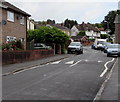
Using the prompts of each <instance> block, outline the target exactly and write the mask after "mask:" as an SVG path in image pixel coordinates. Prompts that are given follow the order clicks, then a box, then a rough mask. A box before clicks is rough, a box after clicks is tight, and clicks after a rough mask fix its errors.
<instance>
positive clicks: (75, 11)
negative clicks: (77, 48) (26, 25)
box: [6, 0, 118, 23]
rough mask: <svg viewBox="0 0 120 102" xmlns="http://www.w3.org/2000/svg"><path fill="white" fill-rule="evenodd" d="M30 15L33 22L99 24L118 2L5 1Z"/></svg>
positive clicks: (107, 0)
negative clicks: (48, 20) (68, 20)
mask: <svg viewBox="0 0 120 102" xmlns="http://www.w3.org/2000/svg"><path fill="white" fill-rule="evenodd" d="M6 1H8V2H10V3H12V4H14V5H15V6H17V7H18V8H20V9H22V10H24V11H25V12H27V13H29V14H30V15H31V18H33V19H34V20H35V21H46V20H47V19H51V20H55V21H56V23H62V22H64V20H65V19H67V18H68V19H70V20H76V21H77V22H78V23H82V22H83V21H84V22H86V23H87V22H89V23H100V22H102V21H103V20H104V17H105V16H106V15H107V14H108V12H109V11H111V10H117V9H118V0H99V2H98V0H91V1H90V0H89V1H88V0H84V1H83V0H21V1H20V0H6Z"/></svg>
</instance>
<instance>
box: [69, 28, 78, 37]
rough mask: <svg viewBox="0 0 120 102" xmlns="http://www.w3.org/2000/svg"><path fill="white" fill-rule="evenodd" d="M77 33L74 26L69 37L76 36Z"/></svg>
mask: <svg viewBox="0 0 120 102" xmlns="http://www.w3.org/2000/svg"><path fill="white" fill-rule="evenodd" d="M78 33H79V30H78V29H77V28H76V27H75V26H73V27H72V28H71V36H76V35H77V34H78Z"/></svg>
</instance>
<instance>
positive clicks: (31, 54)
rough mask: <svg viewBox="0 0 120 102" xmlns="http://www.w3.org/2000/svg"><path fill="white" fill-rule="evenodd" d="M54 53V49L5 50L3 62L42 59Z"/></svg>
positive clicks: (10, 62)
mask: <svg viewBox="0 0 120 102" xmlns="http://www.w3.org/2000/svg"><path fill="white" fill-rule="evenodd" d="M53 55H54V50H28V51H3V52H2V64H12V63H18V62H24V61H30V60H36V59H41V58H45V57H49V56H53Z"/></svg>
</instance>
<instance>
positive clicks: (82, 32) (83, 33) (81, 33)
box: [77, 31, 85, 36]
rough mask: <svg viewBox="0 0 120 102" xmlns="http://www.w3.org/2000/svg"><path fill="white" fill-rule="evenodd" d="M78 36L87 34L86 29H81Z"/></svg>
mask: <svg viewBox="0 0 120 102" xmlns="http://www.w3.org/2000/svg"><path fill="white" fill-rule="evenodd" d="M77 36H85V31H80V32H79V33H78V34H77Z"/></svg>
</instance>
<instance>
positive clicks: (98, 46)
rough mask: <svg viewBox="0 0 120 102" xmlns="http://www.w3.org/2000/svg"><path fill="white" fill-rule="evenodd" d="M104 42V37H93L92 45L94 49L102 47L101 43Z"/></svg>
mask: <svg viewBox="0 0 120 102" xmlns="http://www.w3.org/2000/svg"><path fill="white" fill-rule="evenodd" d="M104 42H106V39H95V42H94V47H95V49H98V50H100V49H102V46H103V43H104Z"/></svg>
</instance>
